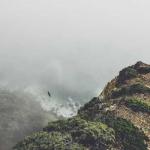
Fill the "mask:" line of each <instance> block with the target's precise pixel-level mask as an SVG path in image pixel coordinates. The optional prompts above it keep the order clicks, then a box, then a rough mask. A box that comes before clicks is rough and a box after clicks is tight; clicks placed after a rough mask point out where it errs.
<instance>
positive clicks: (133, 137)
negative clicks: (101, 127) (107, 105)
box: [105, 117, 147, 150]
mask: <svg viewBox="0 0 150 150" xmlns="http://www.w3.org/2000/svg"><path fill="white" fill-rule="evenodd" d="M105 122H106V123H107V124H108V125H109V126H110V127H112V128H113V129H114V130H115V132H116V138H117V140H118V141H119V142H121V143H122V146H123V148H122V149H124V150H147V145H146V144H145V140H147V137H146V136H145V135H144V133H143V131H140V130H139V129H138V128H137V127H135V126H134V125H133V124H132V123H131V122H130V121H127V120H125V119H122V118H115V117H108V118H107V119H106V120H105Z"/></svg>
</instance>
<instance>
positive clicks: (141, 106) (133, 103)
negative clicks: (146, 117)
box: [125, 98, 150, 113]
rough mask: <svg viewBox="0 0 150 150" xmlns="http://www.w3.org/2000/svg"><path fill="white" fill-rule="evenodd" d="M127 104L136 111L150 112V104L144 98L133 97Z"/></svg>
mask: <svg viewBox="0 0 150 150" xmlns="http://www.w3.org/2000/svg"><path fill="white" fill-rule="evenodd" d="M125 104H126V106H127V107H130V108H131V109H133V110H134V111H141V112H146V113H150V105H148V104H147V103H144V102H143V101H142V100H139V99H136V98H133V99H129V100H127V101H126V103H125Z"/></svg>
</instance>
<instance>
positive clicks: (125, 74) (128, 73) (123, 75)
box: [117, 67, 138, 84]
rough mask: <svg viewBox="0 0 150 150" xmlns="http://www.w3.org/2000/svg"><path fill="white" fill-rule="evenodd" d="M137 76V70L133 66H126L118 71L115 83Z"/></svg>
mask: <svg viewBox="0 0 150 150" xmlns="http://www.w3.org/2000/svg"><path fill="white" fill-rule="evenodd" d="M137 76H138V72H137V71H136V70H135V69H134V68H132V67H127V68H125V69H123V70H122V71H120V73H119V76H118V79H117V83H118V84H121V83H124V81H126V80H129V79H132V78H135V77H137Z"/></svg>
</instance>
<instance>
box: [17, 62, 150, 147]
mask: <svg viewBox="0 0 150 150" xmlns="http://www.w3.org/2000/svg"><path fill="white" fill-rule="evenodd" d="M149 72H150V67H149V66H148V65H146V64H144V63H142V62H138V63H137V64H136V65H133V66H130V67H127V68H125V69H123V70H122V71H121V72H120V74H119V76H118V77H117V78H115V79H114V80H112V81H111V82H109V83H108V84H107V86H106V87H105V89H104V91H103V92H102V94H101V98H99V97H95V98H93V99H92V100H91V101H90V102H88V103H86V104H85V105H84V106H83V107H81V108H80V109H79V111H78V114H77V116H75V117H72V118H69V119H64V120H58V121H55V122H49V123H48V125H47V126H46V127H45V128H44V129H43V131H42V132H39V133H35V134H33V135H31V136H29V137H27V138H25V139H24V140H23V141H22V142H20V143H18V144H17V145H16V146H15V147H14V150H120V149H121V150H147V144H149V143H148V138H147V137H148V136H149V131H148V129H149V120H148V119H149V118H148V117H147V114H144V115H142V113H143V112H144V113H145V112H146V113H150V104H149V103H148V100H149V95H150V88H149V87H148V86H146V85H149V74H148V75H144V76H143V75H142V74H140V73H149ZM143 77H144V78H143ZM133 78H134V79H133ZM130 79H132V80H131V81H128V82H126V81H127V80H130ZM146 79H148V82H146ZM144 84H145V85H144ZM141 94H142V95H143V94H144V95H145V96H146V102H145V101H144V100H141V99H138V97H141ZM131 97H132V98H131ZM134 97H136V98H134ZM124 105H125V107H124ZM127 107H128V108H130V109H132V110H133V111H135V112H136V111H140V112H141V113H136V115H140V117H142V121H143V122H144V125H141V124H140V123H141V122H140V121H139V120H137V118H136V117H137V116H136V117H135V118H134V115H135V113H133V114H131V113H130V111H129V109H126V108H127ZM130 114H131V115H130ZM119 116H120V117H122V118H119ZM145 116H146V117H145ZM145 131H146V132H145Z"/></svg>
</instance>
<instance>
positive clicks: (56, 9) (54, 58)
mask: <svg viewBox="0 0 150 150" xmlns="http://www.w3.org/2000/svg"><path fill="white" fill-rule="evenodd" d="M149 8H150V1H149V0H0V112H1V115H0V120H1V122H0V135H3V136H2V137H1V138H0V149H5V150H9V149H10V148H11V147H12V146H14V145H15V144H16V142H17V141H19V140H20V139H23V138H24V136H25V135H29V134H30V133H32V132H34V131H37V130H39V129H41V128H42V127H43V125H45V124H47V122H48V121H49V120H54V119H56V118H57V117H56V115H58V113H59V114H61V115H62V114H64V115H66V116H68V115H69V116H70V115H71V114H70V112H71V111H72V110H73V109H74V110H75V112H76V110H77V108H75V106H77V105H76V102H78V103H79V105H78V106H80V103H85V102H88V101H89V100H90V99H91V98H92V97H94V96H97V95H99V94H100V92H101V91H102V89H103V88H104V86H105V85H106V83H107V82H108V81H110V80H111V79H112V78H114V77H115V76H116V75H118V72H119V71H120V70H121V69H122V68H123V67H126V66H128V65H132V64H134V63H136V62H137V61H143V62H145V63H148V64H150V42H149V40H150V9H149ZM48 91H50V92H51V95H52V98H51V99H50V98H49V97H48V95H47V92H48ZM59 104H60V105H59ZM69 106H71V108H70V107H69ZM70 109H71V110H70ZM52 110H53V111H52ZM68 111H69V112H68ZM71 113H72V112H71ZM50 118H51V119H50ZM52 118H53V119H52ZM35 125H36V126H35Z"/></svg>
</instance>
